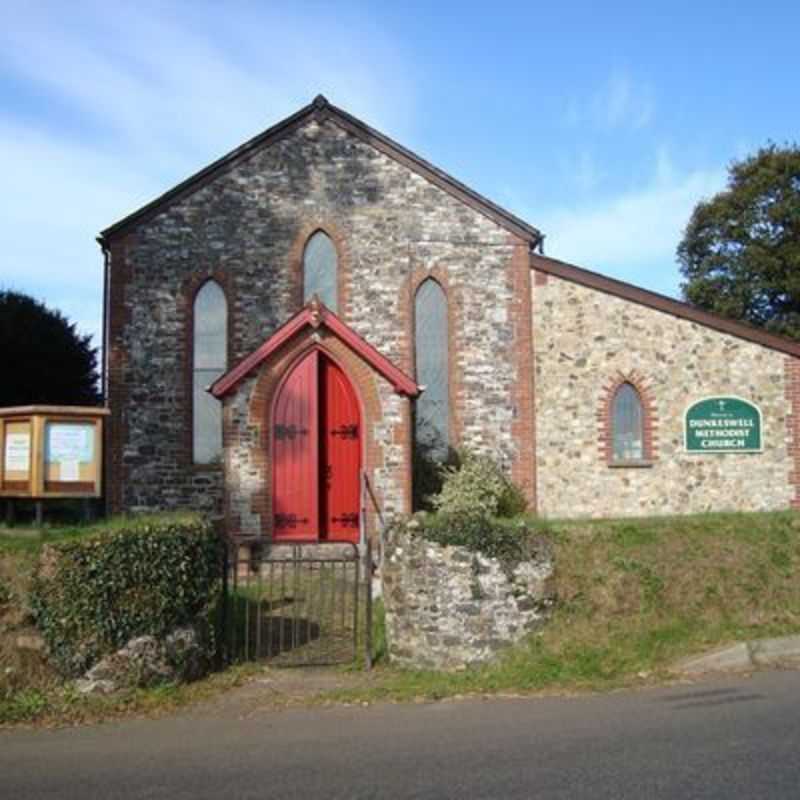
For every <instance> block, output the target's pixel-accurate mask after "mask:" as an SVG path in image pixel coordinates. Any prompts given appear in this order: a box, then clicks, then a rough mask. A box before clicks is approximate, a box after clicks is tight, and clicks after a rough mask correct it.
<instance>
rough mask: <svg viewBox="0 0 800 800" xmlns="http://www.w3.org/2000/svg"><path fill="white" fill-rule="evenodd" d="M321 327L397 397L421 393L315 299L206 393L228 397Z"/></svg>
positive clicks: (399, 370) (393, 366)
mask: <svg viewBox="0 0 800 800" xmlns="http://www.w3.org/2000/svg"><path fill="white" fill-rule="evenodd" d="M321 326H324V327H325V328H326V329H327V330H328V331H330V332H331V333H332V334H333V335H334V336H335V337H336V338H337V339H340V340H341V341H342V342H343V343H344V344H346V345H347V346H348V347H349V348H350V349H351V350H352V351H353V352H354V353H356V355H358V356H360V357H361V358H362V359H363V360H364V361H366V362H367V364H369V365H370V366H371V367H372V368H373V369H374V370H375V372H377V373H378V374H379V375H382V376H383V377H384V378H385V379H386V380H387V381H388V382H389V383H390V384H391V385H392V386H393V387H394V390H395V391H396V392H397V393H398V394H404V395H407V396H408V397H416V396H417V395H419V394H420V392H421V391H422V390H421V389H420V387H419V386H418V385H417V383H416V381H414V380H413V379H412V378H409V376H408V375H406V374H405V372H403V371H402V370H401V369H399V368H398V367H396V366H395V365H394V364H393V363H392V362H391V361H390V360H389V359H388V358H386V356H384V355H382V354H381V353H380V352H378V350H376V349H375V348H374V347H373V346H372V345H371V344H370V343H369V342H367V340H366V339H364V338H363V337H361V336H359V335H358V334H357V333H356V332H355V331H354V330H353V329H352V328H351V327H350V326H349V325H346V324H345V323H344V322H342V320H340V319H339V317H337V316H336V314H334V313H333V311H331V310H330V309H329V308H328V307H327V306H325V304H324V303H322V302H320V300H319V298H318V297H317V296H316V295H314V297H313V298H312V299H311V300H309V302H308V303H306V305H305V306H304V307H303V309H302V310H301V311H299V312H298V313H297V314H295V315H294V316H293V317H292V318H291V319H290V320H289V321H288V322H286V323H285V324H284V325H283V326H282V327H280V328H279V329H278V330H277V331H275V333H273V334H272V336H270V337H269V338H268V339H267V340H266V341H265V342H264V344H262V345H261V347H259V348H258V349H256V350H254V351H253V352H252V353H250V355H249V356H247V357H246V358H244V359H243V360H242V361H240V362H239V363H238V364H237V365H236V366H235V367H234V368H233V369H231V370H229V371H228V372H226V373H225V374H224V375H222V376H220V377H219V378H217V380H216V381H214V383H213V384H212V385H211V386H210V387H209V389H208V391H209V392H210V393H211V394H212V395H214V397H216V398H217V399H221V398H222V397H224V396H225V395H227V394H230V392H231V391H233V390H234V389H235V388H236V386H238V385H239V383H241V381H243V380H244V379H245V378H246V377H247V376H248V375H249V374H250V373H252V372H253V371H254V370H256V369H257V368H258V367H259V366H260V365H261V364H262V363H263V362H264V361H266V359H267V358H269V357H270V356H271V355H272V354H273V353H274V352H275V351H276V350H277V349H278V348H279V347H280V346H281V345H283V344H285V343H286V342H288V341H289V340H290V339H291V338H293V337H294V336H295V335H296V334H298V333H300V332H301V331H302V330H304V329H305V328H312V329H317V328H319V327H321Z"/></svg>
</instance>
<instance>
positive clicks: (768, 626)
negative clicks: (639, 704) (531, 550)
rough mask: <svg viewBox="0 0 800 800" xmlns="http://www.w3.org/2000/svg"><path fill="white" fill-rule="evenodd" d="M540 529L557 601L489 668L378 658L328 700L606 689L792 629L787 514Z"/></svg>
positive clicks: (796, 545) (793, 549) (792, 530)
mask: <svg viewBox="0 0 800 800" xmlns="http://www.w3.org/2000/svg"><path fill="white" fill-rule="evenodd" d="M539 527H540V528H541V527H542V526H541V524H540V525H539ZM543 527H544V529H545V531H546V532H547V533H548V534H549V535H550V537H551V538H552V540H553V542H554V549H555V556H556V584H557V592H558V598H559V602H558V606H557V608H556V610H555V613H554V614H553V617H552V619H551V620H550V621H549V622H548V623H547V625H546V626H545V627H544V628H543V629H542V630H541V631H540V632H539V633H538V634H537V635H534V636H532V637H531V638H530V639H529V640H528V641H526V642H525V643H523V644H522V645H519V646H517V647H515V648H512V649H510V650H509V651H507V652H506V653H505V654H504V656H503V657H502V658H501V659H500V660H499V661H498V662H496V663H495V664H492V665H489V666H484V667H480V668H474V669H467V670H464V671H461V672H454V673H437V672H429V671H421V670H398V669H393V668H391V667H388V666H385V665H380V666H379V669H380V677H379V679H377V680H373V681H372V682H371V683H370V685H369V686H368V687H366V688H365V689H358V688H356V689H349V690H346V691H343V692H338V693H336V695H335V699H337V700H339V701H345V702H358V701H360V702H364V701H367V702H369V701H375V700H410V699H415V698H425V699H438V698H444V697H450V696H454V695H462V694H487V693H497V692H509V693H512V692H513V693H517V692H523V693H524V692H543V691H581V690H608V689H614V688H618V687H621V686H630V685H636V684H642V683H652V682H658V681H661V680H664V679H666V678H667V677H668V676H669V675H670V667H671V666H672V665H673V664H674V663H675V661H677V660H679V659H681V658H683V657H685V656H689V655H692V654H694V653H698V652H702V651H704V650H707V649H710V648H712V647H715V646H719V645H723V644H726V643H729V642H733V641H738V640H743V639H754V638H761V637H767V636H782V635H787V634H793V633H798V632H800V580H798V569H799V568H800V515H798V514H796V513H793V512H781V513H762V514H700V515H694V516H682V517H661V518H648V519H628V520H603V521H586V522H575V521H564V522H562V521H554V522H550V523H547V524H546V525H544V526H543ZM377 635H378V636H379V635H380V634H377ZM376 677H377V676H376Z"/></svg>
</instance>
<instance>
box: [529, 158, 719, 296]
mask: <svg viewBox="0 0 800 800" xmlns="http://www.w3.org/2000/svg"><path fill="white" fill-rule="evenodd" d="M725 180H726V171H725V169H724V168H723V167H714V168H709V169H701V170H694V171H690V172H680V171H678V170H677V169H676V168H675V167H674V165H673V164H672V162H671V160H670V158H669V156H668V154H667V152H666V151H665V150H663V149H662V150H659V152H658V153H657V154H656V158H655V165H654V168H653V172H652V175H651V177H650V179H649V180H648V181H647V182H645V183H644V184H642V185H639V186H635V187H632V188H630V189H628V190H626V191H622V192H620V193H618V194H616V195H610V196H608V195H607V196H603V197H596V198H594V199H593V200H592V201H591V202H584V203H580V204H577V205H569V206H561V207H558V208H546V207H545V208H541V209H540V210H539V211H538V212H536V211H533V212H531V213H530V214H527V218H529V219H532V220H533V221H534V222H535V224H536V225H537V227H539V228H540V229H541V230H542V231H544V232H545V233H546V234H547V237H546V239H545V246H546V252H547V254H548V255H550V256H553V257H554V258H560V259H563V260H564V261H571V262H574V263H576V264H579V265H581V266H585V267H587V268H589V269H598V270H601V271H604V272H606V273H608V274H610V275H614V276H615V277H619V278H621V279H624V280H630V281H633V282H634V283H639V284H640V285H642V286H644V287H646V288H650V289H653V290H655V291H661V292H667V293H670V294H674V293H675V292H676V291H677V288H678V282H679V280H678V270H677V267H676V265H675V249H676V247H677V245H678V242H679V241H680V239H681V237H682V235H683V230H684V228H685V226H686V223H687V222H688V221H689V217H690V216H691V213H692V210H693V208H694V206H695V204H696V203H697V202H698V201H699V200H701V199H703V198H706V197H709V196H710V195H712V194H714V193H715V192H718V191H719V190H720V189H722V188H723V187H724V184H725Z"/></svg>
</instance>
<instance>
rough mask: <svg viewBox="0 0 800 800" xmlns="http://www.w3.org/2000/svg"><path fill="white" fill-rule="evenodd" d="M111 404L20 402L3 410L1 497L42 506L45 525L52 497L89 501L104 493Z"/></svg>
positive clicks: (40, 511) (39, 516) (10, 513)
mask: <svg viewBox="0 0 800 800" xmlns="http://www.w3.org/2000/svg"><path fill="white" fill-rule="evenodd" d="M108 414H109V411H108V409H107V408H95V407H92V406H38V405H37V406H14V407H11V408H0V497H4V498H6V499H7V500H8V501H9V504H10V505H9V506H8V508H7V512H6V513H7V518H8V519H9V520H10V521H11V520H13V516H14V511H13V501H14V499H20V498H24V499H29V500H33V501H34V502H35V504H36V524H37V525H41V523H42V515H43V502H44V501H45V500H48V499H64V498H83V499H84V503H85V506H84V508H85V509H88V508H89V499H90V498H96V497H100V496H101V494H102V492H103V486H102V475H103V424H104V420H105V418H106V417H107V416H108Z"/></svg>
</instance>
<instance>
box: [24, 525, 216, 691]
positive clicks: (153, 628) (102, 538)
mask: <svg viewBox="0 0 800 800" xmlns="http://www.w3.org/2000/svg"><path fill="white" fill-rule="evenodd" d="M222 572H223V545H222V542H221V539H220V537H219V535H218V534H217V533H216V532H215V531H214V529H213V528H212V526H211V525H210V524H209V523H208V522H207V521H205V520H203V519H202V518H201V517H199V516H196V515H187V514H161V515H152V516H142V517H130V518H126V519H117V520H112V521H111V522H110V523H109V525H108V526H107V528H105V529H103V530H101V532H100V533H99V534H93V535H90V536H88V537H87V538H82V539H79V540H74V541H66V542H60V543H58V544H52V545H47V546H46V547H45V548H44V549H43V551H42V554H41V559H40V563H39V568H38V570H37V574H36V575H35V577H34V579H33V583H32V588H31V607H32V610H33V614H34V617H35V620H36V624H37V626H38V628H39V629H40V631H41V632H42V635H43V636H44V638H45V641H46V642H47V645H48V647H49V650H50V654H51V656H52V658H53V659H54V661H55V663H56V665H57V666H58V668H59V669H60V670H61V671H62V672H63V673H64V674H66V675H77V674H80V673H82V672H84V671H85V670H86V669H88V668H89V667H90V666H92V665H93V664H94V663H96V662H97V661H98V660H99V659H100V658H102V657H103V656H105V655H107V654H109V653H112V652H114V651H116V650H118V649H119V648H120V647H122V646H124V645H125V644H126V642H128V641H129V640H130V639H132V638H133V637H136V636H143V635H151V636H156V637H161V636H165V635H167V634H168V633H170V631H172V630H174V629H175V628H176V627H179V626H183V625H189V624H194V625H200V626H201V627H202V628H204V629H205V630H204V631H202V632H203V633H204V634H205V636H206V640H207V645H208V648H209V651H210V652H209V655H211V654H213V650H214V643H215V636H214V632H215V625H214V622H215V616H216V613H217V609H218V604H219V599H220V596H221V590H222Z"/></svg>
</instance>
